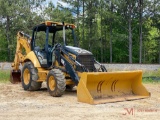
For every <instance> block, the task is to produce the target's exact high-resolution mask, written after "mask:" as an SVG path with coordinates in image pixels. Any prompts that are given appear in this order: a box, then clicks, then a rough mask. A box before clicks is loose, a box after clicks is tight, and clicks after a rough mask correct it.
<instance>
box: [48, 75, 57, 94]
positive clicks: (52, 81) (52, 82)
mask: <svg viewBox="0 0 160 120" xmlns="http://www.w3.org/2000/svg"><path fill="white" fill-rule="evenodd" d="M55 87H56V82H55V80H54V77H53V76H50V77H49V88H50V90H51V91H53V90H54V89H55Z"/></svg>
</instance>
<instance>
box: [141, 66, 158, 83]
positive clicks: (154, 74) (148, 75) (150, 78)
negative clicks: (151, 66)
mask: <svg viewBox="0 0 160 120" xmlns="http://www.w3.org/2000/svg"><path fill="white" fill-rule="evenodd" d="M142 81H143V82H144V83H160V69H158V70H157V71H144V72H143V78H142Z"/></svg>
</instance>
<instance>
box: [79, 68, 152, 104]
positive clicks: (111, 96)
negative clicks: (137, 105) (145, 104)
mask: <svg viewBox="0 0 160 120" xmlns="http://www.w3.org/2000/svg"><path fill="white" fill-rule="evenodd" d="M149 96H150V93H149V92H148V91H147V90H146V88H145V87H144V86H143V85H142V71H140V70H138V71H121V72H90V73H87V72H84V73H82V75H81V78H80V81H79V84H78V86H77V97H78V101H79V102H84V103H89V104H100V103H107V102H117V101H125V100H134V99H142V98H147V97H149Z"/></svg>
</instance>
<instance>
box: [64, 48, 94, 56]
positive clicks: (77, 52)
mask: <svg viewBox="0 0 160 120" xmlns="http://www.w3.org/2000/svg"><path fill="white" fill-rule="evenodd" d="M64 49H65V50H66V51H67V52H69V53H72V54H74V55H93V54H92V53H91V52H90V51H87V50H85V49H82V48H78V47H73V46H64Z"/></svg>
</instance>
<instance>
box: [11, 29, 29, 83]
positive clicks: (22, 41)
mask: <svg viewBox="0 0 160 120" xmlns="http://www.w3.org/2000/svg"><path fill="white" fill-rule="evenodd" d="M30 41H31V39H30V36H29V35H27V34H25V33H23V32H20V31H19V32H18V33H17V46H16V53H15V58H14V62H13V63H12V70H11V74H10V81H11V83H17V82H20V81H21V79H20V77H21V72H20V69H19V66H20V63H21V64H23V62H24V58H25V55H26V54H28V53H29V52H30V51H31V47H30Z"/></svg>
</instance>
